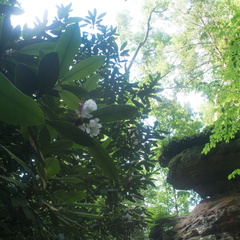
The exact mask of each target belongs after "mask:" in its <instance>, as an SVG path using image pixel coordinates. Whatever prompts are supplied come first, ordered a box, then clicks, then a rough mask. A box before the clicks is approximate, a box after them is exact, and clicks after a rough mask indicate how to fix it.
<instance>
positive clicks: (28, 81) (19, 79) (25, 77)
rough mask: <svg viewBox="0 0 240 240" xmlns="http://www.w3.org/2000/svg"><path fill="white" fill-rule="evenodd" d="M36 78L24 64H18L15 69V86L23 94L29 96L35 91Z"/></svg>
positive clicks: (36, 85) (36, 86)
mask: <svg viewBox="0 0 240 240" xmlns="http://www.w3.org/2000/svg"><path fill="white" fill-rule="evenodd" d="M38 83H39V81H38V78H37V76H36V74H35V73H34V72H33V71H32V69H31V68H29V67H28V66H27V65H25V64H21V63H20V64H18V65H17V66H16V69H15V86H16V87H17V88H18V89H19V90H20V91H21V92H23V93H24V94H26V95H29V96H31V95H32V94H33V93H35V92H36V91H37V88H38Z"/></svg>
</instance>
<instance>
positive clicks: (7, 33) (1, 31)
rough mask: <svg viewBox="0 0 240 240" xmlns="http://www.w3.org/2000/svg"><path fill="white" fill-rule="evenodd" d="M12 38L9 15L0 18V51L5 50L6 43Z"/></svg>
mask: <svg viewBox="0 0 240 240" xmlns="http://www.w3.org/2000/svg"><path fill="white" fill-rule="evenodd" d="M11 36H12V25H11V21H10V15H5V16H1V17H0V51H2V50H3V49H5V47H6V44H7V42H8V41H9V40H10V39H11Z"/></svg>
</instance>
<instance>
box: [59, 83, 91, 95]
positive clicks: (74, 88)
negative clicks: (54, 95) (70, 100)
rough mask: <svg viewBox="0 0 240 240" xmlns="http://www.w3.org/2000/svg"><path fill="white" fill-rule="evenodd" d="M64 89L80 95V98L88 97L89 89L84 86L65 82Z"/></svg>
mask: <svg viewBox="0 0 240 240" xmlns="http://www.w3.org/2000/svg"><path fill="white" fill-rule="evenodd" d="M61 87H62V89H64V90H67V91H69V92H71V93H73V94H74V95H76V96H78V97H79V98H87V96H88V91H86V90H85V89H84V88H82V87H79V86H77V85H69V84H63V85H62V86H61Z"/></svg>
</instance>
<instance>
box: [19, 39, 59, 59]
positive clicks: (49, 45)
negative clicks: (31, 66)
mask: <svg viewBox="0 0 240 240" xmlns="http://www.w3.org/2000/svg"><path fill="white" fill-rule="evenodd" d="M56 45H57V44H56V43H55V42H47V41H46V42H40V43H35V44H31V45H28V46H26V47H23V48H21V49H20V50H19V52H20V53H24V54H29V55H35V56H38V54H39V50H42V51H43V52H45V53H50V52H54V51H55V49H56Z"/></svg>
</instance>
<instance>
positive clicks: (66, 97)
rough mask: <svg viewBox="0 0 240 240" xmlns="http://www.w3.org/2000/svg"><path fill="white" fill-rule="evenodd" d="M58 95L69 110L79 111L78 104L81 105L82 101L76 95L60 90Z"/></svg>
mask: <svg viewBox="0 0 240 240" xmlns="http://www.w3.org/2000/svg"><path fill="white" fill-rule="evenodd" d="M58 93H59V95H60V97H61V99H62V100H63V102H64V103H65V104H66V105H67V106H68V108H70V109H78V104H79V103H80V99H79V98H78V97H77V96H76V95H74V94H73V93H71V92H69V91H66V90H60V91H58Z"/></svg>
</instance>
